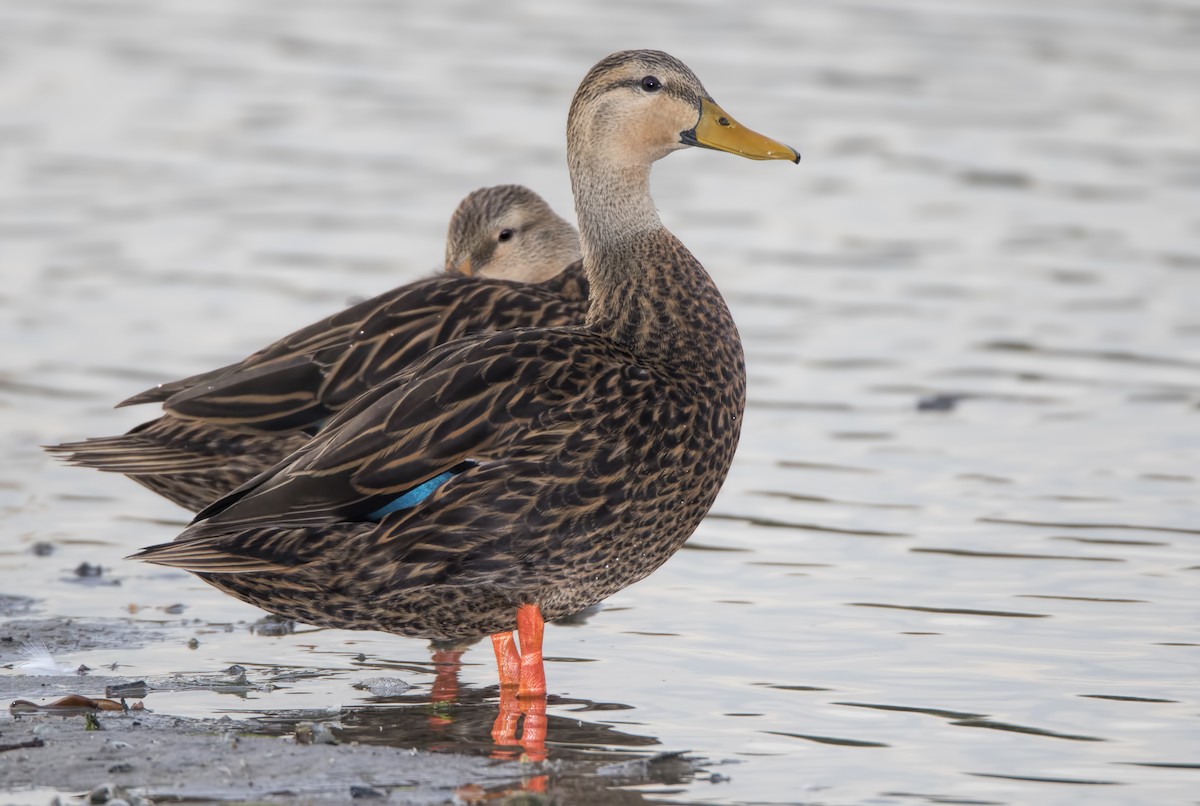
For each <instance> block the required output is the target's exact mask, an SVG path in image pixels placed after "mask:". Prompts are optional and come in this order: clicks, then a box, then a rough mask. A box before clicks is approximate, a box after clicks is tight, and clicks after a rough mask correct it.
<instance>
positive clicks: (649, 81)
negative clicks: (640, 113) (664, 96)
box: [642, 76, 662, 92]
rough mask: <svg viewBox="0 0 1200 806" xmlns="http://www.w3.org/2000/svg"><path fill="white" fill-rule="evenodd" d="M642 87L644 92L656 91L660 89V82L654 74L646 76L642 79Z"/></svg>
mask: <svg viewBox="0 0 1200 806" xmlns="http://www.w3.org/2000/svg"><path fill="white" fill-rule="evenodd" d="M642 89H644V90H645V91H646V92H658V91H659V90H661V89H662V82H661V81H659V80H658V79H657V78H655V77H654V76H646V77H645V78H643V79H642Z"/></svg>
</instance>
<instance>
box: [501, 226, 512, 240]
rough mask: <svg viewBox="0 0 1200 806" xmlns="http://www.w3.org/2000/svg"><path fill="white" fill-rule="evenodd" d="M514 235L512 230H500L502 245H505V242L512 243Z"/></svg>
mask: <svg viewBox="0 0 1200 806" xmlns="http://www.w3.org/2000/svg"><path fill="white" fill-rule="evenodd" d="M513 234H514V233H513V231H512V230H511V229H508V228H507V227H505V228H504V229H502V230H500V235H499V240H500V243H504V242H505V241H511V240H512V236H513Z"/></svg>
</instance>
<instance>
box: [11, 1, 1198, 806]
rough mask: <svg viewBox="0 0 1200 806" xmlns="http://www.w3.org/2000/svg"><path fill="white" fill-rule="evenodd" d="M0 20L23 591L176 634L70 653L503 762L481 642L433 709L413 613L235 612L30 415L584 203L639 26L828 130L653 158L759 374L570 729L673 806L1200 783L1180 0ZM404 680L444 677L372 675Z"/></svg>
mask: <svg viewBox="0 0 1200 806" xmlns="http://www.w3.org/2000/svg"><path fill="white" fill-rule="evenodd" d="M0 32H2V33H0V59H2V64H3V71H2V72H0V153H2V154H3V155H4V156H3V158H2V159H0V277H2V278H3V283H2V284H0V345H3V346H2V347H0V351H2V355H3V360H2V362H0V413H2V414H3V418H2V422H0V454H2V455H3V458H4V461H3V463H2V467H0V511H2V512H3V521H2V523H0V573H2V574H3V577H4V580H5V581H4V583H3V586H2V587H3V590H2V591H0V592H3V593H6V594H11V595H25V596H33V597H36V598H37V599H38V600H39V603H38V605H37V606H36V608H37V609H36V611H35V615H40V616H45V617H50V616H70V617H78V618H102V619H115V618H127V619H135V620H140V621H146V622H151V623H153V624H157V625H161V627H162V628H163V630H164V635H165V636H166V640H164V641H162V642H159V643H154V644H151V645H150V646H146V647H140V648H129V649H126V650H111V651H109V650H105V651H87V650H81V651H79V652H76V653H68V654H67V655H65V656H64V657H62V658H61V660H63V661H64V662H70V663H86V664H87V665H89V666H92V667H96V668H98V667H100V666H103V665H107V664H111V663H118V664H120V673H121V674H127V675H129V676H131V677H141V676H145V677H154V676H161V675H167V674H170V673H174V672H187V673H194V674H212V673H215V672H217V671H219V670H220V669H223V668H226V667H228V666H229V665H230V664H233V663H238V664H241V665H243V666H245V667H246V668H247V669H248V670H249V671H248V674H249V677H250V679H251V680H253V681H255V682H258V683H263V682H268V681H272V680H275V681H276V682H275V683H274V684H273V685H274V688H271V689H270V690H265V689H264V688H262V687H259V688H255V689H254V690H251V691H248V692H241V693H240V694H236V695H230V694H218V693H210V692H196V691H186V690H185V691H177V692H169V693H155V694H153V695H152V696H151V697H150V699H149V700H148V706H149V707H151V708H153V709H155V710H157V711H161V712H170V713H178V714H185V715H204V716H208V715H214V714H222V713H230V714H233V715H235V716H238V717H244V718H247V719H251V718H256V719H259V720H261V721H262V722H263V723H264V724H267V725H270V724H275V725H278V724H281V723H286V722H287V720H289V719H294V718H295V717H296V713H297V711H303V713H305V714H308V715H309V716H310V718H311V714H312V713H313V712H314V711H316V712H325V713H332V714H335V715H337V716H338V717H339V718H340V719H341V722H342V725H343V729H344V730H345V731H347V732H348V733H351V734H353V735H354V736H355V738H358V739H360V740H364V741H365V740H366V737H367V736H368V735H369V734H375V735H378V736H382V738H381V739H380V740H382V741H389V742H393V743H396V744H398V745H400V746H412V745H418V746H424V747H434V748H438V749H445V750H450V751H460V752H488V749H489V748H488V746H487V744H488V743H487V728H488V726H489V724H490V720H491V718H492V716H493V715H494V713H493V711H492V709H493V708H494V706H495V691H494V688H490V687H492V686H494V681H495V677H494V675H495V671H494V668H493V667H492V665H491V663H492V659H491V651H490V647H487V646H482V645H481V646H479V647H477V648H473V649H471V650H470V651H468V653H467V654H466V656H465V658H464V661H465V663H466V665H465V666H464V668H463V670H462V673H461V685H462V697H461V703H460V705H459V706H457V710H455V711H453V712H452V714H451V719H450V720H449V721H448V723H447V724H448V725H449V727H445V726H442V727H440V728H436V729H435V728H434V727H431V724H430V721H429V719H428V707H427V706H428V702H429V698H430V690H431V686H432V683H433V680H434V671H435V670H434V667H433V666H431V665H430V659H429V656H428V654H427V651H426V648H425V646H424V643H423V642H420V641H416V640H408V639H401V638H395V637H392V636H387V635H384V634H380V633H350V632H340V631H332V630H313V629H310V628H305V627H300V628H299V629H297V631H296V632H294V633H291V634H285V635H282V636H264V635H261V634H258V633H257V632H253V631H251V630H250V629H249V627H248V625H249V624H251V623H253V622H254V621H256V620H257V619H258V618H259V617H260V616H261V613H260V612H259V611H257V610H255V609H253V608H251V607H249V606H247V605H243V604H241V603H239V602H237V601H234V600H232V599H230V598H228V597H225V596H223V595H222V594H220V593H218V592H216V591H215V590H213V589H211V588H208V587H207V586H205V585H204V584H203V583H200V582H199V581H197V580H195V579H193V578H192V577H190V576H188V575H186V574H182V573H177V572H172V571H170V570H166V569H161V568H155V567H151V566H144V565H139V564H136V563H131V562H127V561H123V560H122V559H121V558H122V557H123V556H125V555H126V554H128V553H130V552H131V551H133V550H134V549H136V548H137V547H140V546H143V545H149V544H152V543H156V542H162V541H164V540H168V539H170V538H171V537H173V536H174V535H175V534H176V533H177V532H178V531H179V529H181V528H182V526H183V524H184V522H185V520H186V513H184V512H183V511H182V510H178V509H176V508H174V507H173V506H172V505H170V504H168V503H166V502H164V501H161V500H158V499H156V498H155V497H154V496H153V495H151V494H150V493H148V492H145V491H143V490H142V489H141V488H140V487H138V486H137V485H135V484H132V483H131V482H128V481H127V480H125V479H122V478H120V477H116V476H104V475H101V474H95V473H90V472H86V471H83V470H78V469H72V468H67V467H62V466H59V465H56V464H55V463H54V462H53V461H52V460H51V459H50V457H48V456H46V455H45V454H43V453H42V452H41V451H40V449H39V447H38V446H39V445H40V444H43V443H53V442H59V441H63V440H69V439H77V438H82V437H85V436H96V435H103V434H110V433H118V432H120V431H123V430H125V429H127V428H129V427H131V426H133V425H135V424H136V423H138V422H140V421H142V420H144V419H148V418H150V417H151V416H153V412H152V411H150V410H130V409H122V410H120V411H113V410H112V409H111V408H110V407H111V405H112V404H113V403H114V402H115V401H117V400H120V399H123V398H124V397H126V396H128V395H129V394H132V393H134V392H136V391H139V390H141V389H142V388H145V387H146V386H149V385H150V384H153V383H155V382H158V381H162V380H167V379H171V378H176V377H181V376H184V375H187V374H190V373H193V372H198V371H201V370H204V369H208V368H211V367H212V366H215V365H217V364H220V363H226V362H229V361H231V360H234V359H237V358H239V357H241V356H243V355H245V354H246V353H248V352H250V351H251V350H254V349H256V348H258V347H259V346H261V345H262V344H264V343H265V342H266V341H268V340H270V339H272V338H274V337H277V336H278V335H280V334H282V333H284V332H287V331H289V330H291V329H293V328H295V327H298V326H300V325H303V324H306V323H308V322H309V321H312V320H314V319H316V318H318V317H320V316H324V315H326V314H327V313H329V312H330V311H332V310H335V309H337V308H338V307H340V306H341V305H343V304H344V303H345V302H346V301H347V300H349V299H352V298H357V297H362V296H366V295H369V294H373V293H377V292H379V291H381V290H383V289H386V288H388V287H391V286H393V285H395V284H398V283H400V282H404V281H407V280H410V279H413V278H416V277H418V276H420V275H422V274H423V273H425V272H428V271H430V270H432V269H433V268H434V267H435V266H436V265H437V264H438V262H439V260H440V256H441V252H442V238H443V234H444V229H445V223H446V220H447V219H448V217H449V214H450V212H451V211H452V210H453V208H454V205H455V204H456V203H457V201H458V199H459V198H461V196H463V195H464V194H465V193H466V192H467V191H469V190H471V189H473V188H475V187H478V186H481V185H486V184H494V183H499V182H513V181H517V182H522V183H525V184H528V185H530V186H531V187H533V188H534V189H536V190H538V191H539V192H541V193H542V194H543V195H545V196H546V197H547V199H548V200H550V201H551V203H552V204H554V205H555V206H556V207H557V208H558V209H560V210H562V211H564V212H565V211H569V210H570V209H571V206H570V196H569V188H568V185H567V180H566V172H565V170H564V167H565V166H564V154H563V148H564V145H563V134H562V129H563V123H564V119H565V110H566V105H567V103H568V101H569V99H570V96H571V93H572V92H573V91H574V87H575V86H576V84H577V82H578V80H579V79H580V77H581V76H582V75H583V73H584V72H585V71H586V70H587V68H588V67H589V66H590V65H591V64H592V63H593V62H594V61H595V60H596V59H598V58H600V57H601V56H603V55H604V54H606V53H607V52H609V51H612V50H616V49H620V48H625V47H638V46H653V47H660V48H663V49H666V50H669V51H671V52H673V53H675V54H676V55H678V56H680V57H681V58H683V59H684V60H685V61H687V62H688V63H689V64H690V65H691V66H693V67H694V68H695V69H696V71H697V73H698V74H699V75H700V76H701V77H702V79H703V80H704V81H705V84H706V86H707V88H708V89H709V91H710V92H711V93H712V95H713V96H714V97H715V98H716V99H718V100H719V101H720V102H721V103H722V104H723V105H724V106H725V107H726V108H727V109H729V110H730V112H731V113H733V114H735V115H737V116H738V118H739V119H740V120H742V121H743V122H745V123H746V124H747V125H750V126H752V127H754V128H756V129H759V130H761V131H764V132H767V133H769V134H771V135H774V136H777V137H779V138H780V139H783V140H785V141H787V142H790V143H793V144H794V145H796V146H797V147H798V148H799V150H800V151H801V152H802V154H803V155H804V161H803V162H802V164H801V165H800V166H799V167H798V168H794V167H790V166H786V165H783V164H755V163H749V162H746V161H742V160H736V159H732V158H730V157H728V156H726V155H718V154H713V153H709V152H699V151H695V152H688V153H684V154H679V155H674V156H672V157H670V158H669V159H667V160H665V161H664V162H663V163H661V164H660V165H659V166H658V167H657V168H656V173H655V181H654V191H655V198H656V201H657V203H658V204H659V206H660V209H661V211H662V215H663V218H664V221H665V222H666V223H667V224H668V226H669V227H671V228H672V229H673V231H675V232H676V234H678V235H679V236H680V237H681V238H682V240H683V241H684V242H685V243H687V244H688V245H689V246H690V247H691V248H692V250H693V251H694V252H695V253H696V255H697V256H698V257H700V259H701V260H702V261H703V262H704V263H705V265H706V266H707V267H708V268H709V270H710V272H711V273H712V274H713V276H714V277H715V278H716V280H717V282H718V284H719V285H720V287H721V288H722V289H723V291H724V292H725V294H726V296H727V298H728V300H729V302H730V305H731V307H732V308H733V311H734V314H735V316H736V318H737V320H738V322H739V325H740V327H741V329H742V334H743V338H744V342H745V348H746V354H747V360H748V365H749V375H750V405H749V409H748V412H747V418H746V423H745V428H744V432H743V438H742V445H741V448H740V450H739V453H738V457H737V461H736V464H735V466H734V469H733V471H732V474H731V477H730V479H729V481H728V483H727V484H726V487H725V489H724V491H723V492H722V494H721V497H720V498H719V500H718V502H717V504H716V506H715V507H714V511H713V514H712V516H711V517H710V518H709V519H708V520H706V521H705V522H704V524H703V525H702V526H701V528H700V529H699V531H698V532H697V533H696V535H695V536H694V538H693V539H692V541H691V543H690V544H689V546H688V547H687V548H686V549H685V550H684V551H682V552H680V553H679V554H678V555H677V556H676V557H675V558H674V559H672V561H671V562H670V563H668V564H667V565H666V566H665V567H664V568H662V569H661V570H660V571H659V572H657V573H656V574H654V575H653V576H652V577H651V578H649V579H648V580H646V581H644V582H642V583H640V584H638V585H636V586H634V587H632V588H630V589H627V590H626V591H623V592H622V593H620V594H619V595H617V596H614V597H613V598H612V599H610V600H609V601H608V602H607V603H606V606H605V608H604V609H603V610H601V611H600V612H599V613H596V614H593V615H592V616H591V617H590V618H589V619H588V620H587V621H586V623H584V624H582V625H576V626H551V627H550V628H549V629H548V633H547V654H548V668H547V674H548V677H549V681H550V682H549V685H550V690H551V694H552V695H553V696H552V700H551V705H550V716H551V725H550V739H551V754H552V756H553V755H559V756H561V757H570V756H572V755H579V754H585V755H586V754H596V753H605V752H610V753H614V754H619V753H649V752H655V751H659V750H690V751H691V752H692V753H694V754H697V755H700V756H702V757H705V758H708V759H710V760H712V761H713V762H714V766H713V767H712V768H711V769H713V770H715V771H719V773H720V775H719V776H718V777H716V778H714V779H711V780H710V779H705V780H693V781H690V782H689V781H685V782H683V783H676V784H672V785H669V786H668V785H664V786H662V787H659V788H658V789H656V790H654V791H649V790H650V789H651V788H646V789H647V792H646V797H647V799H651V800H655V801H657V802H667V803H671V802H678V803H683V802H688V803H696V802H700V803H714V804H749V803H796V802H813V803H860V802H873V803H934V802H936V803H947V802H972V803H1030V802H1040V803H1078V802H1081V801H1085V800H1086V801H1089V802H1091V801H1102V800H1103V801H1112V802H1125V803H1157V802H1180V801H1184V800H1186V799H1189V798H1194V797H1195V794H1194V793H1195V792H1196V791H1200V790H1198V789H1197V787H1198V786H1200V733H1198V732H1197V730H1196V712H1197V707H1198V704H1200V691H1198V684H1197V681H1200V618H1198V617H1200V606H1198V605H1197V586H1198V585H1200V517H1198V516H1200V504H1198V503H1197V500H1198V496H1197V485H1198V476H1197V470H1196V458H1195V457H1196V456H1197V453H1198V451H1200V374H1198V372H1197V370H1198V369H1200V304H1197V300H1200V206H1198V205H1197V203H1196V200H1197V198H1198V195H1197V194H1198V192H1200V141H1198V140H1197V139H1196V132H1197V131H1200V104H1198V103H1197V95H1196V92H1195V88H1196V87H1197V86H1200V14H1198V13H1197V11H1196V9H1195V8H1194V7H1192V6H1191V5H1189V4H1185V3H1178V4H1176V3H1166V2H1164V3H1154V4H1145V3H1136V2H1120V1H1119V0H1110V1H1109V2H1087V3H1082V2H1078V3H1075V2H1072V3H1055V4H1049V3H1035V2H1020V1H1019V0H988V1H987V2H977V3H971V4H963V5H959V4H928V3H919V2H906V3H872V2H865V3H855V4H847V3H841V2H834V1H833V0H829V1H828V2H805V3H796V2H791V1H790V0H775V1H774V2H757V3H749V4H740V5H739V6H738V7H737V8H734V7H733V6H730V5H728V4H724V3H717V2H712V3H691V4H686V5H679V4H666V5H661V6H654V7H648V6H646V5H645V4H641V3H632V2H623V1H622V2H615V3H608V4H605V5H604V7H603V9H601V8H600V7H599V6H597V7H595V8H592V9H588V10H585V9H582V8H577V7H565V6H562V5H560V4H557V3H550V2H524V3H519V4H516V5H512V4H508V5H505V6H504V7H503V8H501V7H500V6H498V5H496V4H490V3H482V2H478V1H477V0H461V1H460V2H449V3H441V4H419V5H418V4H406V3H377V2H367V0H357V1H356V2H333V1H332V0H306V2H302V3H289V4H286V6H285V5H280V4H275V3H269V2H250V3H247V2H242V1H241V0H239V1H238V2H232V1H231V2H225V3H212V2H195V1H190V2H189V1H187V0H179V1H178V2H173V3H166V4H164V3H157V2H149V0H143V1H141V2H139V1H138V0H128V1H127V2H115V1H114V2H99V3H88V4H79V3H75V2H66V1H65V0H47V1H46V2H40V3H37V4H30V3H18V2H0ZM39 543H46V544H50V545H51V546H52V547H53V551H52V552H51V553H49V554H48V555H44V556H43V555H40V554H36V553H34V551H33V548H34V546H35V545H36V544H39ZM85 561H86V562H90V563H96V564H99V565H101V566H102V567H103V568H104V569H105V573H104V575H103V576H102V577H101V578H100V579H99V580H98V581H97V580H91V581H90V582H89V581H87V580H80V578H78V577H77V576H76V575H75V574H74V573H73V570H74V569H75V568H76V567H77V566H78V565H79V564H80V563H82V562H85ZM175 605H183V610H182V612H179V610H178V608H174V607H173V606H175ZM167 608H171V610H172V612H168V611H167ZM190 639H196V642H198V643H196V645H195V646H194V648H189V643H188V642H189V640H190ZM281 670H282V671H281ZM289 670H290V673H291V678H290V679H287V680H283V679H280V678H279V675H280V674H282V673H283V672H284V671H289ZM296 670H301V671H303V672H306V674H303V675H299V676H297V675H296V674H295V671H296ZM308 672H312V673H313V674H307V673H308ZM384 675H385V676H395V677H402V678H404V679H406V680H408V682H410V683H412V684H413V685H414V686H416V688H414V689H413V690H412V691H411V692H409V693H408V694H406V695H402V696H400V697H394V698H388V699H386V700H385V701H379V700H378V699H377V698H375V697H373V696H372V695H371V694H370V693H369V692H365V691H362V690H360V689H356V688H354V687H353V684H354V683H355V682H359V681H361V680H362V679H364V678H366V677H373V676H384Z"/></svg>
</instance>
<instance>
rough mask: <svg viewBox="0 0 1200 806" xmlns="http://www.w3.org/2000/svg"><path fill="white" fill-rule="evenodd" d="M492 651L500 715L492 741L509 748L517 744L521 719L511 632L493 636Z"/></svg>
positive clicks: (518, 673) (518, 668)
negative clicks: (497, 674)
mask: <svg viewBox="0 0 1200 806" xmlns="http://www.w3.org/2000/svg"><path fill="white" fill-rule="evenodd" d="M492 649H494V650H495V651H496V669H497V671H498V672H499V673H500V713H498V714H497V715H496V721H495V722H494V723H493V724H492V741H493V742H495V743H496V744H498V745H502V746H507V747H511V746H513V745H515V744H516V743H517V720H519V719H520V718H521V710H520V708H519V707H518V705H517V698H516V696H514V695H515V694H516V689H517V685H518V682H519V680H520V677H521V656H520V655H519V654H517V643H516V641H514V640H513V636H512V633H511V632H498V633H496V634H495V635H493V636H492ZM506 755H507V754H506Z"/></svg>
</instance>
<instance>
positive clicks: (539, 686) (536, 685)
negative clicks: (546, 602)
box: [517, 604, 546, 698]
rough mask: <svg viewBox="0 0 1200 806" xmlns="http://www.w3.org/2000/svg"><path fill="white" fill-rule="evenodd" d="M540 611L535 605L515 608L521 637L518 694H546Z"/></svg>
mask: <svg viewBox="0 0 1200 806" xmlns="http://www.w3.org/2000/svg"><path fill="white" fill-rule="evenodd" d="M544 627H545V622H544V621H542V611H541V610H539V609H538V606H537V605H534V604H526V605H521V606H520V607H519V608H517V634H518V635H519V636H520V637H521V687H520V691H519V696H520V697H522V698H525V697H543V698H544V697H545V696H546V669H545V667H544V666H543V665H542V631H543V629H544Z"/></svg>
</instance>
